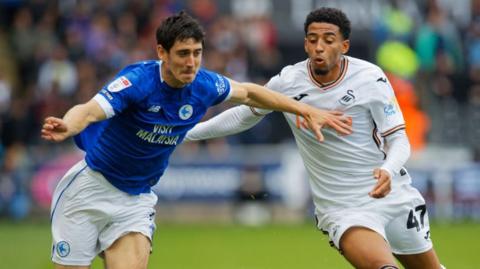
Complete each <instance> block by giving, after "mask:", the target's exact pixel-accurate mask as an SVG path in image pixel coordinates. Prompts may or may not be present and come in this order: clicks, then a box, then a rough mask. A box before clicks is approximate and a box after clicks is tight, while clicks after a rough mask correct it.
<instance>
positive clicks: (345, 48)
mask: <svg viewBox="0 0 480 269" xmlns="http://www.w3.org/2000/svg"><path fill="white" fill-rule="evenodd" d="M349 49H350V40H349V39H346V40H343V41H342V54H346V53H347V52H348V50H349Z"/></svg>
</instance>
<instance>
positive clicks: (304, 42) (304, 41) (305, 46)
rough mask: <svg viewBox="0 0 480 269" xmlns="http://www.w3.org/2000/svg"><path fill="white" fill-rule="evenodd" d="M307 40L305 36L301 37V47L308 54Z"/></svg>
mask: <svg viewBox="0 0 480 269" xmlns="http://www.w3.org/2000/svg"><path fill="white" fill-rule="evenodd" d="M307 42H308V41H307V38H306V37H305V38H304V39H303V49H304V50H305V52H306V53H307V54H308V50H307Z"/></svg>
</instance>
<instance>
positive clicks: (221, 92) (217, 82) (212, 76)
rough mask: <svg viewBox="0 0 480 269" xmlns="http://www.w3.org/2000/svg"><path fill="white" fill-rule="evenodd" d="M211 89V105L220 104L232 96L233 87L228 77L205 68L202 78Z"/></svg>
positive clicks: (206, 86)
mask: <svg viewBox="0 0 480 269" xmlns="http://www.w3.org/2000/svg"><path fill="white" fill-rule="evenodd" d="M200 79H201V80H202V81H203V83H204V86H205V88H207V89H208V90H209V93H208V95H209V96H210V101H211V105H212V106H214V105H217V104H220V103H221V102H223V101H226V100H228V99H229V98H230V95H231V88H230V82H229V81H228V79H227V78H226V77H224V76H222V75H220V74H218V73H215V72H211V71H207V70H203V72H202V75H201V78H200Z"/></svg>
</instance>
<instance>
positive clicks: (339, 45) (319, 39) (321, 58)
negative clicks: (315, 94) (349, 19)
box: [304, 22, 350, 76]
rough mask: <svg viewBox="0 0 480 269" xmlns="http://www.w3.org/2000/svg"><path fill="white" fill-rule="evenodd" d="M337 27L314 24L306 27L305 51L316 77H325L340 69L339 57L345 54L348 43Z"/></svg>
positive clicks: (323, 23)
mask: <svg viewBox="0 0 480 269" xmlns="http://www.w3.org/2000/svg"><path fill="white" fill-rule="evenodd" d="M339 30H340V29H339V28H338V26H336V25H334V24H330V23H325V22H314V23H311V24H310V25H309V26H308V31H307V36H306V37H305V44H304V46H305V51H306V52H307V54H308V57H309V58H310V64H311V68H312V71H313V72H314V73H315V74H316V75H323V76H324V75H327V74H329V73H330V72H331V71H335V70H337V69H338V70H339V69H340V62H341V61H340V60H341V56H342V55H343V54H345V53H347V51H348V49H349V46H350V42H349V41H348V40H345V39H344V38H343V36H342V34H341V33H340V31H339Z"/></svg>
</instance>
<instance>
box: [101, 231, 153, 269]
mask: <svg viewBox="0 0 480 269" xmlns="http://www.w3.org/2000/svg"><path fill="white" fill-rule="evenodd" d="M150 250H151V243H150V240H149V239H148V238H147V237H146V236H145V235H143V234H141V233H137V232H132V233H128V234H126V235H124V236H122V237H120V238H118V239H117V240H116V241H115V242H114V243H113V244H112V245H111V246H110V247H109V248H108V249H106V250H105V252H104V255H105V264H106V266H107V268H108V269H146V268H147V265H148V258H149V256H150Z"/></svg>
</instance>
